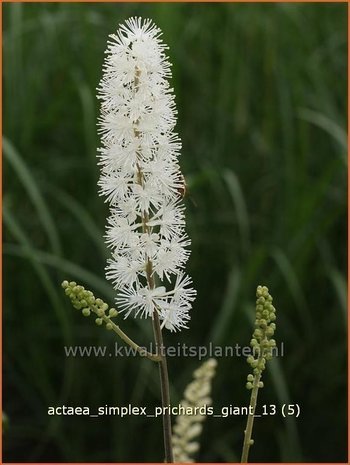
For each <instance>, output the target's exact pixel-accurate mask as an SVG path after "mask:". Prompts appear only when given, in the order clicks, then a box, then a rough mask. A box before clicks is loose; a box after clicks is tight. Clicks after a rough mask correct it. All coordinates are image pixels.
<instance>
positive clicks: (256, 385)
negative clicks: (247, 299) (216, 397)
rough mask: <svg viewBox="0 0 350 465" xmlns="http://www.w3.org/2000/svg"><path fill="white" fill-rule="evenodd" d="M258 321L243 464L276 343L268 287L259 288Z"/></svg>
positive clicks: (249, 383) (252, 341) (273, 308)
mask: <svg viewBox="0 0 350 465" xmlns="http://www.w3.org/2000/svg"><path fill="white" fill-rule="evenodd" d="M256 297H257V300H256V319H255V330H254V333H253V337H252V339H251V341H250V345H251V347H252V349H253V354H254V355H251V356H249V357H248V358H247V362H248V363H249V365H250V366H251V367H252V369H253V373H252V374H249V375H248V377H247V383H246V388H247V389H248V390H251V395H250V404H249V405H250V407H249V413H248V418H247V426H246V429H245V431H244V442H243V450H242V457H241V463H247V462H248V456H249V450H250V447H251V446H252V445H253V444H254V440H253V439H252V432H253V425H254V415H255V410H256V405H257V400H258V392H259V389H260V388H263V387H264V383H263V382H262V381H261V376H262V373H263V371H264V370H265V368H266V361H267V360H270V359H271V358H272V349H273V347H275V346H276V341H275V340H274V339H272V336H273V335H274V333H275V330H276V325H275V323H274V321H275V320H276V309H275V307H274V306H273V305H272V300H273V299H272V296H271V295H270V294H269V290H268V288H267V287H266V286H258V288H257V291H256Z"/></svg>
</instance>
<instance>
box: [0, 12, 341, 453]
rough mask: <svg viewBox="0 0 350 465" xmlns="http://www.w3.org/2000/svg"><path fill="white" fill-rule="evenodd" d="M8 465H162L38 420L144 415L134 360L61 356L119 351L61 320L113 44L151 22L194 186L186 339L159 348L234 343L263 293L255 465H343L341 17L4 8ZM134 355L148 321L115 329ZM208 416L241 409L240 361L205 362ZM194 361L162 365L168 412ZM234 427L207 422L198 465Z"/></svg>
mask: <svg viewBox="0 0 350 465" xmlns="http://www.w3.org/2000/svg"><path fill="white" fill-rule="evenodd" d="M3 12H4V18H3V23H4V36H3V64H4V84H3V89H4V108H3V115H4V118H3V120H4V125H3V126H4V127H3V129H4V135H5V137H6V140H5V141H4V145H3V149H4V200H3V206H4V312H3V313H4V326H5V335H4V359H3V360H4V363H3V365H4V376H5V379H4V410H5V412H6V413H7V416H8V419H9V422H8V428H7V429H6V431H5V437H4V460H5V461H30V462H40V461H46V462H50V461H51V462H60V461H71V462H74V461H81V462H82V461H86V462H94V461H115V462H118V461H119V462H121V461H134V462H136V461H158V462H161V461H162V460H163V456H162V439H161V420H160V418H159V419H157V420H154V419H145V418H143V417H129V418H124V419H120V418H113V417H101V418H98V419H96V418H95V419H94V418H86V417H82V416H76V417H49V416H48V415H47V408H48V406H57V405H62V404H65V405H72V406H85V405H87V406H90V407H91V408H96V407H97V406H103V405H105V404H108V405H114V404H117V405H127V404H128V403H129V402H132V403H133V404H135V405H148V406H152V405H158V404H159V399H158V395H159V385H158V373H157V367H156V366H154V365H153V364H151V362H150V361H148V360H144V359H141V358H129V359H127V358H121V357H118V358H117V359H116V358H115V357H111V358H109V357H90V358H88V357H85V358H72V357H71V358H67V357H65V352H64V345H68V344H78V345H93V344H95V345H97V344H101V345H108V346H109V349H110V350H111V352H113V347H114V342H115V340H116V338H115V335H114V334H111V333H110V332H107V331H101V330H99V329H98V328H97V327H96V325H94V324H92V322H89V321H87V319H84V318H81V316H80V315H79V314H78V313H79V312H74V311H73V310H72V308H71V305H70V303H69V302H67V299H66V298H65V296H64V293H63V292H62V289H61V287H60V283H61V281H62V280H63V279H68V280H71V279H72V280H76V281H79V282H82V283H83V284H84V285H86V286H87V287H88V288H89V289H91V290H93V291H94V292H96V293H98V294H99V295H101V297H102V298H103V299H105V300H106V301H107V302H109V304H110V305H113V297H114V292H113V289H112V288H111V287H110V285H109V283H107V282H106V281H105V280H104V266H105V259H106V251H105V249H104V245H103V238H102V236H103V230H104V225H105V218H106V207H105V205H104V204H103V200H102V199H101V198H99V197H98V195H97V187H96V181H97V178H98V169H97V166H96V158H95V154H96V147H97V145H98V138H97V133H96V119H97V114H98V104H97V101H96V98H95V88H96V86H97V84H98V81H99V78H100V76H101V65H102V61H103V58H104V50H105V48H106V40H107V35H108V34H109V33H112V32H114V31H115V30H116V27H117V25H118V23H119V22H121V21H123V20H125V19H126V18H127V17H129V16H130V15H142V16H144V17H151V18H152V19H153V20H154V21H155V22H156V23H157V24H158V25H159V26H160V27H161V28H162V30H163V32H164V40H165V42H166V43H168V45H169V46H170V52H169V53H170V57H171V60H172V62H173V63H174V66H173V73H174V79H173V86H174V88H175V92H176V95H177V104H178V110H179V124H178V131H179V133H180V135H181V137H182V140H183V154H182V157H181V164H182V168H183V172H184V174H185V176H186V179H187V183H188V185H189V194H188V196H187V219H188V227H187V230H188V233H189V235H190V237H191V239H192V243H193V252H192V257H191V260H190V264H189V272H190V274H191V275H192V276H193V280H194V283H195V286H196V287H197V289H198V299H197V301H196V304H195V308H194V310H193V314H192V321H191V329H190V330H189V331H183V332H182V333H180V334H175V335H173V334H172V335H170V334H166V342H167V343H168V344H174V345H177V344H178V342H180V343H181V344H182V343H187V344H189V345H208V344H209V342H210V341H212V342H213V344H218V345H219V344H220V345H233V346H235V344H237V343H238V344H240V345H241V346H243V345H248V343H249V339H250V335H251V332H252V328H253V323H254V312H255V310H254V297H255V289H256V286H257V284H259V283H260V282H263V283H266V285H267V286H268V287H269V289H270V291H271V293H272V294H273V296H274V299H275V302H276V307H277V308H278V334H277V335H276V340H277V344H280V343H281V342H283V343H284V357H283V358H282V357H281V358H278V359H273V360H272V361H271V362H270V363H269V366H268V368H267V371H266V374H264V383H265V388H264V389H263V390H262V391H261V395H260V398H259V403H261V404H263V403H276V404H278V405H279V404H282V403H288V402H291V403H299V404H300V407H301V415H300V418H299V419H293V418H290V419H288V420H284V419H283V418H281V416H279V415H278V416H276V417H265V418H262V419H259V420H257V421H256V424H255V427H254V438H255V445H254V448H253V450H252V453H251V460H252V461H260V462H264V461H266V462H273V461H295V460H296V461H298V460H303V461H313V462H319V461H320V462H327V461H332V462H336V461H346V449H347V447H346V338H345V336H346V317H347V313H346V311H347V309H346V280H345V271H346V173H347V164H346V151H347V147H346V132H345V128H346V74H347V69H346V53H347V44H346V36H347V34H346V27H347V5H346V4H292V3H282V4H184V3H177V4H138V3H133V4H117V3H114V4H107V3H105V4H103V3H101V4H94V3H91V4H74V3H71V4H67V3H53V4H52V3H51V4H49V3H46V4H45V3H42V4H35V3H34V4H30V3H29V4H24V3H16V4H4V5H3ZM123 323H124V324H123V329H124V330H125V331H127V333H128V334H129V335H130V337H132V338H133V339H134V340H137V341H138V342H139V343H140V344H146V343H147V341H149V340H150V339H151V338H152V333H151V327H150V326H151V325H150V324H149V322H148V321H146V322H145V321H140V320H135V321H134V320H132V319H131V318H130V319H128V320H126V321H125V322H123ZM218 362H219V363H218V369H217V376H216V379H215V380H214V383H213V398H214V406H215V407H216V408H217V409H219V408H220V407H221V406H224V405H230V404H234V405H246V404H247V402H248V400H247V391H246V389H245V387H244V385H245V382H246V374H247V366H246V363H245V359H243V358H237V357H234V358H222V359H219V360H218ZM198 366H199V361H198V360H196V359H194V358H179V359H176V358H170V359H169V371H170V377H171V380H172V399H173V402H174V404H176V403H177V402H178V401H179V400H180V399H181V397H182V391H183V389H184V387H185V385H186V384H187V383H188V382H189V380H190V379H191V373H192V371H193V370H194V369H195V368H197V367H198ZM244 425H245V418H243V417H231V418H226V419H220V418H209V419H208V420H207V422H206V425H205V431H204V435H203V438H202V447H201V452H200V456H199V458H198V459H199V460H198V461H204V462H206V461H207V462H208V461H212V462H220V461H223V462H225V461H236V460H237V459H238V457H239V456H240V452H241V446H242V440H243V429H244Z"/></svg>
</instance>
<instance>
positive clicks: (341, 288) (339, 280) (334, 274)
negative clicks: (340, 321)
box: [328, 268, 348, 324]
mask: <svg viewBox="0 0 350 465" xmlns="http://www.w3.org/2000/svg"><path fill="white" fill-rule="evenodd" d="M328 274H329V278H330V280H331V281H332V283H333V286H334V289H335V292H336V294H337V297H338V300H339V304H340V308H341V310H342V314H343V316H344V320H345V324H346V322H347V317H348V309H347V286H346V280H345V278H344V276H343V275H342V274H341V273H340V272H339V271H338V270H336V269H334V268H332V269H331V270H329V272H328Z"/></svg>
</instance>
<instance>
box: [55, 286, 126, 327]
mask: <svg viewBox="0 0 350 465" xmlns="http://www.w3.org/2000/svg"><path fill="white" fill-rule="evenodd" d="M62 287H63V289H64V292H65V294H66V295H67V296H68V297H69V298H70V300H71V302H72V305H73V307H74V308H76V309H77V310H81V313H82V314H83V315H84V316H90V315H91V312H93V313H95V314H96V315H97V318H96V320H95V322H96V324H97V325H98V326H101V325H102V324H103V323H106V329H108V330H111V329H112V328H113V324H112V323H111V321H110V319H111V318H114V317H116V316H117V315H118V312H117V310H116V309H115V308H109V306H108V304H106V303H105V302H104V301H103V300H102V299H99V298H97V299H96V298H95V296H94V294H93V293H92V292H91V291H88V290H87V289H85V288H84V286H80V285H78V284H77V283H76V282H75V281H71V282H68V281H63V283H62ZM107 310H108V313H107Z"/></svg>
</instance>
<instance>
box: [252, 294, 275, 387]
mask: <svg viewBox="0 0 350 465" xmlns="http://www.w3.org/2000/svg"><path fill="white" fill-rule="evenodd" d="M256 297H257V299H256V316H255V330H254V333H253V336H252V339H251V341H250V345H251V347H252V349H253V355H250V356H249V357H248V358H247V362H248V363H249V365H250V366H251V368H252V369H253V374H249V375H248V376H247V383H246V387H247V389H253V387H254V384H255V383H256V384H257V387H259V388H262V387H263V386H264V384H263V382H262V381H260V377H261V374H262V372H263V371H264V370H265V368H266V362H267V360H270V359H271V358H272V349H273V347H275V346H276V341H275V340H274V339H273V335H274V333H275V330H276V324H275V323H274V322H275V320H276V309H275V307H274V306H273V305H272V296H271V295H270V294H269V290H268V288H267V287H266V286H258V288H257V290H256Z"/></svg>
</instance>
